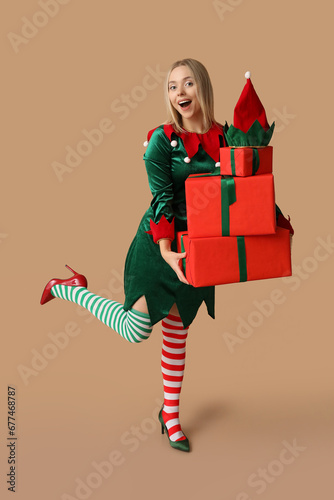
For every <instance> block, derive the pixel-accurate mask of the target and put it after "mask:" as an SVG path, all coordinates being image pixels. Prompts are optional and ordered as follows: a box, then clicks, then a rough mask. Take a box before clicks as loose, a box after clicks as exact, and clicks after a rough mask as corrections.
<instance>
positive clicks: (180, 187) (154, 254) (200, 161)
mask: <svg viewBox="0 0 334 500" xmlns="http://www.w3.org/2000/svg"><path fill="white" fill-rule="evenodd" d="M145 145H147V150H146V152H145V154H144V160H145V166H146V170H147V175H148V182H149V186H150V189H151V192H152V195H153V199H152V202H151V206H150V208H149V209H148V210H147V211H146V212H145V214H144V216H143V218H142V220H141V222H140V224H139V228H138V231H137V234H136V236H135V238H134V240H133V242H132V244H131V246H130V248H129V252H128V255H127V258H126V263H125V276H124V278H125V279H124V291H125V297H126V299H125V304H124V309H125V310H127V309H130V308H131V307H132V305H133V304H134V303H135V302H136V300H137V299H139V297H141V296H142V295H144V296H145V298H146V302H147V306H148V311H149V315H150V318H151V322H152V324H155V323H157V322H158V321H160V320H161V319H162V318H164V317H166V316H167V315H168V313H169V311H170V309H171V307H172V305H173V304H174V303H176V305H177V308H178V310H179V314H180V317H181V319H182V322H183V324H184V325H190V324H191V323H192V321H193V320H194V318H195V316H196V313H197V311H198V308H199V307H200V305H201V303H202V302H203V301H204V302H205V304H206V307H207V310H208V313H209V315H210V316H211V317H212V318H214V287H202V288H194V287H192V286H190V285H186V284H184V283H182V282H181V281H179V279H178V277H177V275H176V273H175V271H173V269H172V268H171V267H170V266H169V265H168V264H167V263H166V262H165V261H164V260H163V259H162V257H161V254H160V248H159V245H157V241H158V240H159V239H160V238H170V239H171V240H173V241H172V250H173V251H175V252H176V251H177V250H176V233H177V232H178V231H185V230H187V213H186V200H185V180H186V178H187V177H188V175H189V174H194V173H207V172H213V171H214V170H215V168H216V167H217V166H219V163H218V160H219V148H220V147H223V146H224V145H226V142H225V139H224V133H223V127H222V126H221V125H218V124H213V125H212V127H211V128H210V130H209V131H208V132H207V133H205V134H196V133H190V132H184V133H178V132H175V130H174V129H173V127H172V125H161V126H159V127H157V128H156V129H153V130H151V131H150V132H149V134H148V141H147V142H146V144H145Z"/></svg>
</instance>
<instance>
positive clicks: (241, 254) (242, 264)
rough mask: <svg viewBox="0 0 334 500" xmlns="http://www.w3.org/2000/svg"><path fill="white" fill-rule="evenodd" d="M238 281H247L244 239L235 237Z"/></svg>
mask: <svg viewBox="0 0 334 500" xmlns="http://www.w3.org/2000/svg"><path fill="white" fill-rule="evenodd" d="M237 243H238V259H239V274H240V281H247V261H246V247H245V237H244V236H237Z"/></svg>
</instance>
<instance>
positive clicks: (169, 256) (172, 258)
mask: <svg viewBox="0 0 334 500" xmlns="http://www.w3.org/2000/svg"><path fill="white" fill-rule="evenodd" d="M186 255H187V254H186V252H181V253H177V252H172V251H168V252H163V254H162V256H163V258H164V260H165V261H166V262H167V264H169V265H170V267H171V268H172V269H173V271H175V273H176V275H177V277H178V278H179V280H180V281H181V282H182V283H185V284H186V285H190V283H189V281H188V280H187V278H186V277H185V275H184V274H183V272H182V270H181V268H180V266H179V261H180V260H181V259H184V258H185V257H186Z"/></svg>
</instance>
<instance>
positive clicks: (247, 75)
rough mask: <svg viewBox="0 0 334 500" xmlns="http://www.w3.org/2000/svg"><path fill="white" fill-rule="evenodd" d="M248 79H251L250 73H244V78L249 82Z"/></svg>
mask: <svg viewBox="0 0 334 500" xmlns="http://www.w3.org/2000/svg"><path fill="white" fill-rule="evenodd" d="M250 77H251V72H250V71H246V73H245V78H247V80H249V79H250Z"/></svg>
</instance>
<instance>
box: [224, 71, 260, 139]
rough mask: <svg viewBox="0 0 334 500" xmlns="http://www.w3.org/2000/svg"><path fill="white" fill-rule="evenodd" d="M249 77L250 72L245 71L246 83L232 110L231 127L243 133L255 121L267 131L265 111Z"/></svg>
mask: <svg viewBox="0 0 334 500" xmlns="http://www.w3.org/2000/svg"><path fill="white" fill-rule="evenodd" d="M250 77H251V73H250V71H246V73H245V78H246V79H247V81H246V84H245V86H244V88H243V90H242V92H241V95H240V97H239V100H238V102H237V104H236V106H235V108H234V120H233V122H234V123H233V125H234V127H235V128H238V129H240V130H242V131H243V132H245V133H247V132H248V130H249V128H250V127H251V126H252V125H253V123H254V122H255V120H258V121H259V122H260V124H261V126H262V127H263V128H264V130H268V129H269V124H268V121H267V117H266V112H265V109H264V107H263V105H262V103H261V101H260V99H259V96H258V95H257V93H256V92H255V89H254V87H253V84H252V81H251V79H250Z"/></svg>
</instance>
